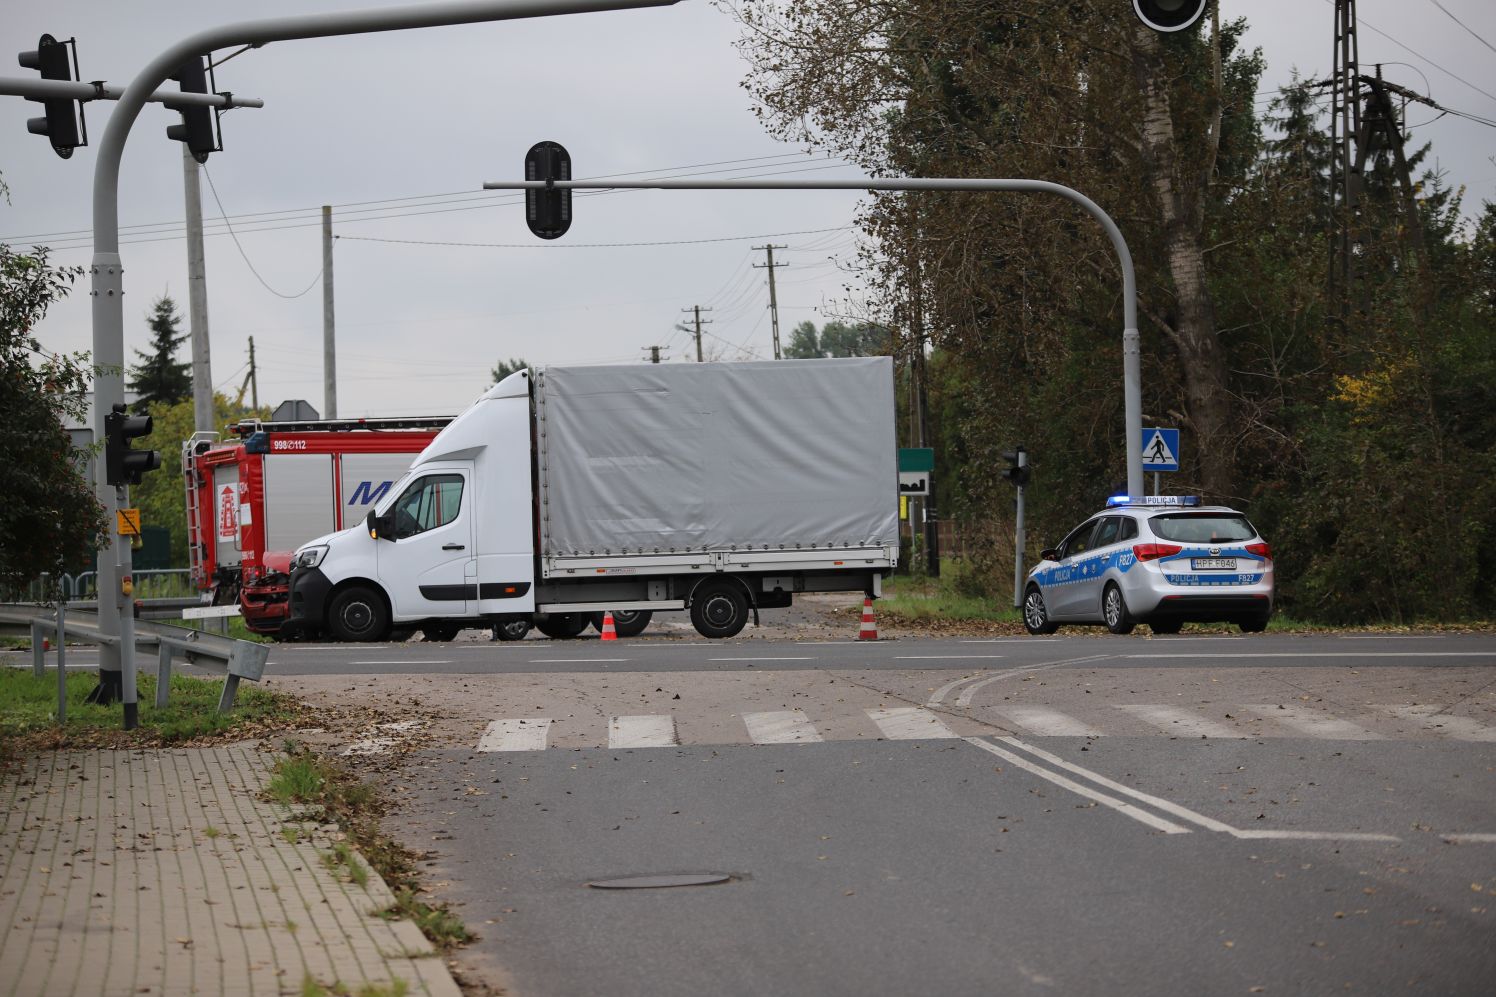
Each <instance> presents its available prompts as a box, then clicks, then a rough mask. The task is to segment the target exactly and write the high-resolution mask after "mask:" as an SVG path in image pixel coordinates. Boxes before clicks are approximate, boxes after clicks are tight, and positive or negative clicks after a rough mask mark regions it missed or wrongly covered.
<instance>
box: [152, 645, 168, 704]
mask: <svg viewBox="0 0 1496 997" xmlns="http://www.w3.org/2000/svg"><path fill="white" fill-rule="evenodd" d="M157 648H158V655H157V658H156V709H158V710H161V709H165V708H166V693H167V691H168V690H169V688H170V687H171V645H170V644H168V643H167V642H166V641H164V640H163V641H162V642H161V643H160V644H158V645H157Z"/></svg>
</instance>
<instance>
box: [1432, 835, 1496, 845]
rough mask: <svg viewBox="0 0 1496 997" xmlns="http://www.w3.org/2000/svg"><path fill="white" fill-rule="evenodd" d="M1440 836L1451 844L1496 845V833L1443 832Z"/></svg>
mask: <svg viewBox="0 0 1496 997" xmlns="http://www.w3.org/2000/svg"><path fill="white" fill-rule="evenodd" d="M1439 837H1440V838H1442V839H1444V840H1445V841H1447V842H1449V843H1450V844H1451V845H1463V844H1467V843H1468V844H1472V845H1476V844H1479V845H1496V834H1441V835H1439Z"/></svg>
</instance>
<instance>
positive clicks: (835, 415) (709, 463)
mask: <svg viewBox="0 0 1496 997" xmlns="http://www.w3.org/2000/svg"><path fill="white" fill-rule="evenodd" d="M536 418H537V420H538V423H537V431H538V435H539V446H540V486H541V506H540V508H541V515H542V520H543V522H542V527H541V537H542V544H543V549H544V553H545V554H546V555H547V556H566V555H577V554H581V555H588V554H594V553H595V554H602V553H604V552H605V551H611V552H613V553H615V554H616V553H622V552H624V551H628V552H630V553H639V552H643V553H652V552H654V551H655V550H656V549H659V550H661V551H667V550H669V549H670V548H672V547H674V548H675V549H676V550H681V549H683V548H689V549H692V550H701V549H703V548H706V549H726V548H730V547H734V546H736V547H737V549H739V550H741V549H743V548H744V547H753V548H757V549H762V548H763V547H764V546H765V545H767V546H768V547H769V549H771V550H774V549H779V548H780V547H781V546H783V547H788V548H789V549H791V550H793V549H794V548H795V546H796V545H797V544H798V545H800V546H801V547H802V548H803V547H809V546H812V545H814V546H816V547H820V548H822V549H824V548H825V547H826V546H827V545H828V544H830V545H834V546H838V547H857V546H884V545H893V544H897V543H898V533H897V530H898V477H899V476H898V458H897V446H896V440H895V435H894V408H893V361H892V359H891V358H889V357H857V358H850V359H837V360H779V361H769V362H763V363H710V364H641V365H633V366H627V367H548V368H546V369H545V370H544V371H543V372H542V373H541V374H540V376H539V380H538V384H537V391H536Z"/></svg>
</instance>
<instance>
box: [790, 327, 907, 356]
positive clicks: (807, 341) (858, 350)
mask: <svg viewBox="0 0 1496 997" xmlns="http://www.w3.org/2000/svg"><path fill="white" fill-rule="evenodd" d="M891 346H892V341H891V339H890V337H889V333H888V330H887V329H886V328H884V327H882V326H877V325H871V324H869V323H865V322H862V323H858V324H857V325H848V324H847V323H845V322H838V321H831V322H827V323H826V324H825V325H824V326H822V327H821V331H820V332H819V333H817V332H816V325H815V323H814V322H801V323H800V324H799V325H797V326H795V328H794V329H793V330H792V331H791V332H790V341H789V345H788V346H787V347H785V349H784V351H783V352H784V358H785V359H786V360H814V359H817V358H819V357H872V356H879V355H882V354H886V353H888V352H889V350H890V348H891Z"/></svg>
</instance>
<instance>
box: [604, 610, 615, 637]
mask: <svg viewBox="0 0 1496 997" xmlns="http://www.w3.org/2000/svg"><path fill="white" fill-rule="evenodd" d="M617 639H618V631H617V630H614V629H613V611H612V610H611V609H610V610H608V611H607V612H606V613H604V614H603V640H617Z"/></svg>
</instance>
